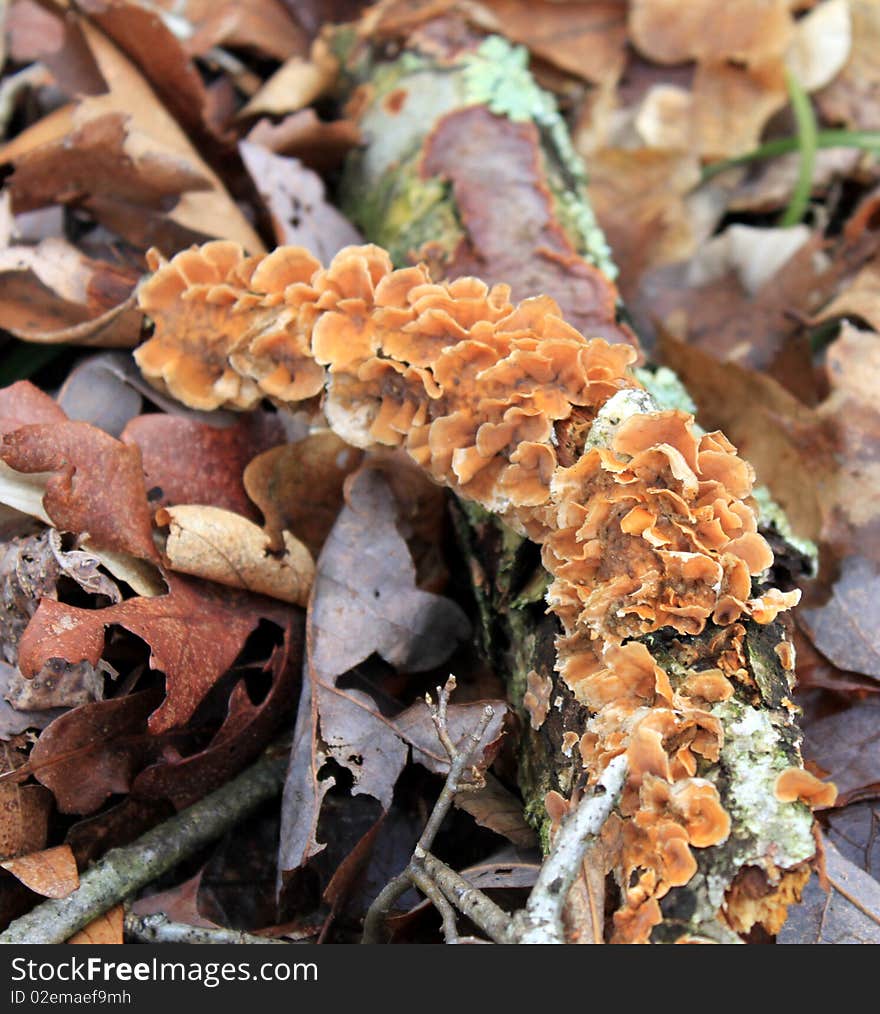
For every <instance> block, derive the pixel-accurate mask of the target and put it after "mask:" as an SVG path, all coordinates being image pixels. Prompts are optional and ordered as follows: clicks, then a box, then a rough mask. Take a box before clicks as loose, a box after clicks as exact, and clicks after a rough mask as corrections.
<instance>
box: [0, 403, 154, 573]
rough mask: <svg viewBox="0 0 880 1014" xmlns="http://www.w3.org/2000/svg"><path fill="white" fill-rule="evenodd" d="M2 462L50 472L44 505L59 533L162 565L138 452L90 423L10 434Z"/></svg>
mask: <svg viewBox="0 0 880 1014" xmlns="http://www.w3.org/2000/svg"><path fill="white" fill-rule="evenodd" d="M0 459H2V460H3V461H4V462H5V463H6V464H7V465H8V466H9V467H10V468H12V469H14V470H15V471H16V472H24V473H25V474H31V473H34V472H43V473H50V474H49V476H48V478H46V479H45V488H46V492H45V494H44V495H43V506H44V508H45V510H46V513H47V514H48V516H49V517H50V518H51V519H52V523H53V524H54V525H55V527H56V528H58V529H60V530H61V531H64V532H74V533H76V534H78V535H83V534H86V533H88V536H89V541H90V544H91V545H92V546H94V547H95V548H97V549H107V550H111V551H113V552H117V553H127V554H130V555H132V556H135V557H138V558H140V559H142V560H148V561H150V562H152V563H158V560H159V556H158V553H157V552H156V548H155V546H154V545H153V536H152V527H151V522H150V511H149V507H148V505H147V497H146V489H145V487H144V478H143V472H142V470H141V456H140V453H139V451H138V450H137V448H134V447H127V446H125V444H122V443H120V442H119V441H118V440H114V439H113V437H111V436H109V435H108V434H106V433H104V432H103V431H102V430H99V429H97V428H96V427H94V426H89V425H88V423H78V422H56V423H37V424H33V425H30V426H22V427H20V428H19V429H17V430H14V431H13V432H9V433H6V434H5V435H4V436H3V439H2V444H0Z"/></svg>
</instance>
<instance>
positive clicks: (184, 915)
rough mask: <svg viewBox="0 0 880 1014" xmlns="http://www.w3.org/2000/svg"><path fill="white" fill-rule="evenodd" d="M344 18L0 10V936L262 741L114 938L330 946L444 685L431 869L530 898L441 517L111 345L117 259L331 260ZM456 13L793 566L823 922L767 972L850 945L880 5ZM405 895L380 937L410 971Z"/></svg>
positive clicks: (356, 913)
mask: <svg viewBox="0 0 880 1014" xmlns="http://www.w3.org/2000/svg"><path fill="white" fill-rule="evenodd" d="M451 6H452V2H451V0H421V2H418V0H394V2H389V3H385V4H384V5H383V14H382V16H383V17H385V18H387V19H389V23H390V22H393V21H394V19H397V20H398V21H399V22H401V23H405V21H406V19H407V18H422V17H424V16H425V15H426V13H432V12H438V13H439V12H442V11H444V10H446V9H448V8H449V7H451ZM363 7H364V5H363V4H361V3H358V2H357V0H332V2H331V0H326V2H322V0H248V2H242V0H185V2H176V0H175V2H172V0H138V2H136V0H77V2H73V0H69V2H64V0H10V2H8V3H3V4H0V11H2V17H3V26H2V27H3V35H2V39H3V47H4V48H3V53H2V57H3V61H4V64H3V75H2V80H0V130H2V134H3V146H2V150H0V165H2V168H3V187H2V192H0V328H2V331H0V384H2V385H3V389H2V390H0V434H2V449H0V459H2V464H0V540H2V541H0V597H2V610H0V684H2V689H0V740H2V742H3V750H2V753H0V764H2V771H0V800H2V806H0V853H2V859H3V861H2V873H0V926H3V925H6V924H7V923H8V922H9V921H10V920H11V919H13V918H15V917H16V916H17V915H19V914H21V913H22V912H24V911H26V910H28V909H29V908H31V907H33V905H34V904H35V903H36V902H37V901H38V900H39V898H40V896H52V897H59V896H63V895H64V894H65V893H66V892H69V891H70V890H72V889H73V888H74V887H75V886H76V883H77V877H78V871H82V870H83V869H84V868H85V867H86V866H87V865H88V864H89V863H90V862H92V861H93V860H94V859H96V858H97V857H99V856H100V855H101V854H103V853H104V852H105V851H106V850H107V849H108V848H110V847H112V846H114V845H118V844H122V843H124V842H127V841H130V840H132V839H133V838H134V837H136V836H137V835H138V834H139V833H140V832H142V831H143V830H146V829H147V828H150V827H152V826H154V825H156V824H157V823H158V822H160V821H161V820H163V819H164V818H166V817H168V816H169V815H170V814H172V813H174V812H175V810H178V809H180V808H182V807H185V806H187V805H188V804H190V803H192V802H193V801H195V800H197V799H200V798H201V797H203V796H204V795H205V794H206V793H207V792H209V791H210V790H211V789H213V788H216V787H217V786H218V785H221V784H223V783H224V782H226V781H227V780H228V779H229V778H230V777H231V776H232V775H233V774H235V773H237V772H238V771H240V770H241V769H242V768H243V767H244V766H246V765H247V764H248V763H249V762H250V761H251V760H253V759H254V758H256V757H257V756H258V755H259V754H260V752H261V751H262V750H263V749H264V748H265V747H266V745H267V744H269V743H270V742H273V741H276V740H277V739H278V738H279V737H282V738H283V737H286V739H287V741H289V742H290V743H291V744H292V747H291V749H292V757H293V761H292V764H291V773H290V777H289V781H288V786H287V790H286V792H285V801H284V805H283V806H282V807H279V806H278V805H277V804H275V805H274V806H272V807H266V808H264V810H262V811H261V812H260V813H259V814H258V816H257V817H256V818H254V819H253V820H250V821H249V822H247V823H246V824H245V825H242V826H240V827H238V828H236V829H235V830H234V831H233V832H230V834H229V835H228V836H227V837H226V839H224V840H223V841H222V842H220V843H219V844H217V845H216V846H214V847H212V848H211V849H209V850H208V851H206V852H204V853H202V854H200V855H199V856H197V857H196V858H195V859H192V860H190V861H188V862H187V863H186V864H184V865H183V866H182V867H181V868H179V869H178V870H177V871H175V874H174V875H173V877H169V878H168V880H167V882H163V883H159V884H154V885H152V887H151V888H150V890H149V891H147V892H145V893H144V897H142V898H140V899H139V900H137V901H136V902H135V904H134V907H135V911H137V912H141V913H146V912H151V911H164V912H166V914H168V915H169V916H170V917H172V918H174V919H176V920H177V921H181V922H188V923H192V924H195V925H209V926H210V925H222V926H231V927H236V928H245V929H258V930H261V931H263V932H267V933H269V934H271V935H276V936H281V937H284V938H287V939H321V940H327V941H348V940H353V939H356V938H357V934H358V932H359V927H360V922H361V920H362V917H363V914H364V911H365V909H366V906H367V905H368V904H369V902H370V900H371V899H372V898H373V897H374V896H375V895H376V893H377V892H378V891H379V889H380V888H381V887H382V886H383V885H384V884H385V883H386V882H387V881H388V880H389V879H390V878H391V877H392V876H393V875H394V874H395V873H396V872H397V871H399V870H400V869H401V867H403V866H404V865H405V864H406V862H407V860H408V858H409V855H410V852H411V850H412V847H413V844H414V842H415V840H416V838H417V837H418V834H419V831H420V829H421V827H422V825H423V823H424V820H425V816H426V814H427V813H428V812H429V811H430V808H431V806H432V804H433V800H434V799H435V797H436V795H437V792H438V790H439V787H440V785H441V784H442V774H443V772H444V770H445V769H446V765H447V760H446V756H445V754H444V752H443V750H442V748H441V747H440V744H439V742H438V741H437V737H436V734H435V732H434V728H433V726H432V724H431V721H430V717H429V715H428V712H427V709H426V708H425V707H424V704H423V703H422V697H423V695H424V693H425V692H426V690H431V689H433V687H435V686H436V685H437V684H438V683H442V682H443V681H444V680H445V678H446V674H447V673H448V672H449V671H450V670H452V671H454V672H455V674H456V676H457V677H458V684H459V690H458V691H457V693H456V696H455V698H454V703H453V705H452V706H451V708H450V724H451V728H452V729H453V731H456V730H457V731H459V732H464V731H465V730H466V729H468V728H470V727H471V726H472V724H473V722H474V716H475V715H476V714H477V713H478V712H479V710H480V708H481V705H482V702H485V701H487V700H488V701H491V702H493V703H494V705H495V707H496V720H495V721H494V722H493V724H492V725H491V726H490V728H489V730H488V731H487V733H486V737H485V740H484V744H485V747H486V749H485V751H484V761H485V763H486V764H487V765H488V764H489V762H490V761H491V765H492V766H491V769H490V770H489V771H488V773H487V784H486V787H485V789H483V790H482V791H481V792H479V793H474V794H471V795H469V796H467V797H462V798H461V800H460V803H461V807H462V808H461V809H457V810H456V811H455V812H454V813H453V815H452V816H451V818H450V819H449V820H448V821H447V824H446V825H445V826H444V829H443V832H442V834H441V836H440V838H438V841H437V845H436V848H437V850H438V852H439V853H440V855H441V856H442V858H444V859H445V860H446V861H448V862H449V863H450V864H451V865H452V866H454V867H455V868H456V869H459V870H463V871H465V875H466V876H467V877H468V878H469V879H470V880H471V881H472V882H473V883H475V884H476V885H478V886H481V887H483V888H485V889H488V890H489V891H490V892H491V893H492V896H493V897H495V898H496V899H497V900H500V901H501V902H502V903H503V904H510V905H511V906H513V905H516V904H518V903H519V902H520V901H521V900H522V895H523V891H524V890H525V889H526V888H527V887H528V886H529V885H530V884H531V883H532V882H533V879H534V876H535V872H536V869H537V864H538V852H537V850H536V847H535V845H536V843H535V841H534V837H533V834H532V832H531V830H530V829H529V828H528V826H527V825H526V824H525V822H524V820H523V818H522V814H521V807H520V803H519V800H518V797H517V795H516V788H515V777H514V773H515V760H514V754H515V744H516V733H517V729H516V722H515V720H514V718H513V716H512V715H511V714H509V713H508V711H507V708H506V706H505V705H504V704H503V703H502V699H503V697H504V688H503V686H502V685H501V684H500V682H499V680H498V679H497V677H496V676H495V674H493V673H492V672H490V671H488V670H487V669H486V667H485V665H484V663H483V662H481V660H480V657H479V655H478V654H477V652H476V650H475V647H474V645H475V643H476V640H477V638H476V637H475V636H474V633H475V631H474V625H475V624H478V622H479V620H478V617H477V615H476V611H475V609H474V604H473V602H472V601H471V599H470V598H469V594H468V581H467V580H466V569H467V566H468V563H467V560H465V559H462V558H461V556H460V554H459V553H458V550H457V549H456V546H455V543H454V540H453V539H452V538H451V535H450V526H449V519H448V516H447V510H446V502H445V499H444V496H443V495H442V494H441V493H440V492H439V491H438V490H436V489H434V488H433V487H431V486H429V485H427V484H426V483H425V482H424V480H422V479H421V478H420V477H419V476H418V474H417V473H416V472H415V471H414V470H411V469H409V468H408V467H406V466H405V465H404V464H403V463H402V462H401V461H399V460H396V459H394V458H379V459H370V460H364V459H363V456H362V454H361V453H360V452H356V451H353V450H351V449H349V448H347V447H346V446H345V445H344V444H342V443H341V442H340V441H338V440H337V439H336V438H335V437H332V436H331V435H329V434H327V433H311V434H310V433H309V431H308V426H307V422H306V421H305V420H304V419H303V418H300V417H297V416H288V415H285V414H283V413H280V412H276V411H274V410H272V409H271V408H269V407H267V408H266V410H265V411H262V412H259V413H256V414H253V415H250V416H248V417H243V418H239V417H235V416H233V415H231V414H228V413H219V412H218V413H211V414H200V413H193V412H188V411H186V410H183V409H181V408H180V407H179V406H178V405H176V404H175V403H173V402H172V401H170V400H168V399H165V398H163V397H162V396H160V395H158V394H156V392H154V391H152V390H151V389H149V388H148V387H146V386H145V385H144V383H143V382H142V380H141V379H140V377H139V375H138V373H137V370H136V369H135V368H134V366H133V362H132V359H131V355H130V351H129V350H130V349H131V348H132V347H134V346H135V345H136V344H137V343H138V342H139V341H140V340H141V337H142V331H143V328H144V322H143V320H142V317H141V315H140V314H139V313H137V312H136V310H135V309H134V308H133V301H132V293H133V290H134V288H135V286H136V284H137V282H138V280H139V278H140V277H141V275H142V273H143V271H144V270H145V262H144V254H145V252H146V250H147V248H148V247H150V246H158V247H159V248H160V249H161V250H162V251H163V252H164V253H166V254H168V255H170V254H172V253H174V252H175V251H176V250H179V249H181V248H182V247H184V246H187V245H189V244H190V243H192V242H198V241H203V240H205V239H207V238H211V237H222V238H227V239H232V240H236V241H238V242H240V243H241V244H242V245H244V246H245V247H246V248H248V249H249V250H251V251H254V252H256V251H259V250H261V249H266V248H271V247H272V246H273V245H275V244H278V243H298V244H302V245H305V246H307V247H309V248H310V249H311V250H312V251H313V252H314V253H315V254H316V255H317V256H318V257H320V258H322V259H326V258H328V257H329V256H331V255H332V254H333V253H334V252H335V251H336V250H338V249H339V248H340V247H342V246H344V245H346V244H348V243H351V242H356V241H357V240H358V234H357V232H356V230H355V229H354V228H353V226H352V225H351V224H350V223H349V222H348V221H347V220H346V219H345V218H344V217H343V216H342V215H341V214H340V213H339V212H338V211H337V210H336V208H335V207H334V205H333V198H334V195H335V189H334V188H335V186H336V184H337V182H338V178H339V169H340V166H341V165H342V162H343V160H344V158H345V156H346V153H347V152H348V151H349V150H351V149H352V148H353V147H355V146H356V145H358V144H359V142H360V137H359V133H358V129H357V126H356V124H355V122H354V120H353V119H350V118H348V117H347V116H346V112H345V110H344V109H342V108H339V107H338V106H337V105H336V104H335V103H334V101H333V98H332V81H333V74H334V71H333V67H332V63H330V62H328V61H327V59H326V54H325V53H324V52H323V50H322V49H321V47H320V45H318V46H317V47H315V46H313V43H314V42H315V40H316V39H317V38H318V36H319V33H320V31H321V29H322V28H323V27H324V26H325V25H327V24H328V23H333V22H342V21H345V20H349V19H352V18H356V17H358V16H360V15H361V13H362V9H363ZM468 9H469V16H471V17H473V18H475V19H477V21H478V22H479V23H480V25H481V27H482V28H483V29H484V30H486V29H488V30H492V31H495V32H498V33H499V34H502V35H505V36H506V37H508V38H509V39H510V40H512V41H513V42H516V43H522V44H524V45H526V46H527V47H528V49H529V53H530V58H531V67H532V70H533V72H534V73H535V74H536V75H537V77H538V79H539V81H540V82H541V83H542V84H543V85H544V86H545V87H547V88H549V89H551V90H552V91H553V92H554V93H555V94H556V96H557V98H558V100H559V102H560V105H561V108H562V110H563V111H564V113H565V116H566V119H567V122H568V123H569V126H570V129H571V133H572V138H573V141H574V144H575V146H576V148H577V150H578V151H579V152H580V154H581V155H582V156H583V157H584V159H585V160H586V163H587V165H588V167H589V172H590V179H591V183H590V199H591V201H592V204H593V206H594V208H595V211H596V213H597V216H598V218H599V221H600V224H601V225H602V227H603V229H604V230H605V232H606V234H607V236H608V238H609V240H610V243H611V246H612V249H613V253H614V257H615V260H616V262H617V264H618V266H619V269H620V275H619V279H618V284H619V287H620V289H621V293H622V295H623V297H624V299H625V301H626V304H627V307H628V309H629V312H630V314H631V317H632V320H633V322H634V325H635V328H636V330H637V331H638V333H639V335H640V336H641V338H642V340H643V342H644V344H645V346H646V348H647V349H648V350H649V352H650V354H651V355H652V357H653V358H654V359H655V360H656V361H658V362H663V363H666V364H668V365H670V366H671V367H673V368H674V369H675V370H676V371H677V372H678V373H679V375H680V376H681V378H682V379H683V380H684V382H685V383H686V385H687V387H688V390H689V391H690V394H691V396H692V397H693V398H694V401H695V403H696V405H697V408H698V415H699V419H700V422H701V423H702V424H703V425H704V426H706V427H707V428H713V427H716V426H717V427H721V428H723V429H724V430H725V431H726V432H727V434H728V435H729V436H730V437H731V439H732V440H733V441H734V442H735V443H736V444H737V446H738V447H739V448H740V450H741V452H742V453H743V455H744V456H745V457H747V458H748V459H750V460H751V461H752V462H753V463H754V465H755V467H756V469H757V472H758V477H759V480H760V481H761V482H763V483H765V484H766V485H767V486H768V487H769V489H770V490H771V492H772V495H773V496H774V498H775V499H776V500H777V501H778V502H779V503H780V504H781V505H782V506H783V508H784V509H785V510H786V512H787V515H788V518H789V520H790V522H791V525H792V527H793V529H794V532H795V534H796V535H798V536H800V537H801V538H806V539H811V540H813V541H815V542H816V543H817V544H818V545H819V547H820V561H821V566H820V570H819V577H818V578H817V579H814V580H807V579H805V580H804V582H803V589H804V593H805V594H804V602H803V604H802V606H801V607H800V608H799V609H798V610H797V612H796V615H795V623H796V643H797V647H798V676H799V680H800V690H799V703H801V705H802V706H803V708H804V712H805V714H804V728H805V733H806V739H805V755H806V758H807V761H808V763H809V764H810V765H811V766H813V767H814V768H815V769H816V770H817V771H820V772H821V773H823V774H826V773H827V774H830V775H831V777H832V778H833V780H834V781H835V782H836V784H837V785H838V788H839V789H840V795H839V798H838V802H837V804H836V806H835V807H834V809H833V810H831V811H826V812H824V813H822V814H820V819H821V822H822V825H823V828H824V834H825V842H826V851H827V873H828V881H829V885H827V886H830V891H829V892H826V891H825V890H823V889H822V887H821V886H820V885H819V884H818V883H817V882H816V880H815V878H814V881H813V882H812V883H811V884H810V886H809V888H808V894H807V899H806V902H805V904H804V905H803V906H801V907H800V908H799V909H798V910H797V911H796V912H795V914H794V915H793V917H792V918H791V920H790V921H789V924H788V925H787V927H786V928H785V930H784V931H783V934H782V936H781V937H780V940H781V941H791V942H805V941H811V942H812V941H825V942H827V941H871V942H880V885H878V882H877V881H878V879H880V837H878V829H880V810H878V799H880V698H878V696H877V694H878V691H880V634H878V630H880V508H878V506H877V505H878V503H880V450H878V448H880V440H878V437H880V407H878V399H877V391H878V389H880V336H878V333H877V332H878V331H880V166H878V161H877V157H876V154H877V152H878V151H880V101H878V100H880V57H878V54H880V0H819V2H810V0H803V2H797V0H775V2H774V0H728V2H727V3H725V4H723V5H719V4H718V3H717V2H716V0H690V2H689V3H688V4H686V5H683V4H681V3H679V2H677V0H631V2H629V3H627V2H624V0H593V2H587V0H584V2H579V0H572V2H567V0H553V2H551V0H477V2H474V3H471V4H469V5H468ZM508 254H510V255H511V257H513V256H514V254H515V251H508ZM514 259H515V258H514ZM306 647H307V648H308V650H306ZM279 841H280V848H279ZM404 900H405V901H406V903H407V908H408V909H409V911H408V913H407V914H405V915H402V916H399V917H397V918H396V919H395V920H394V926H393V929H394V935H395V939H398V940H404V941H406V940H433V939H437V938H438V919H437V917H436V915H435V914H434V913H433V912H432V910H431V909H430V908H429V907H428V906H426V905H425V904H424V903H420V900H419V898H418V897H417V896H416V895H415V894H412V895H410V896H409V897H407V898H406V899H404ZM121 932H122V931H121V922H120V920H119V919H118V918H117V917H116V916H114V917H112V918H108V919H104V920H102V921H100V924H96V925H95V926H93V927H90V929H89V932H88V934H87V939H89V940H108V941H109V940H118V939H121Z"/></svg>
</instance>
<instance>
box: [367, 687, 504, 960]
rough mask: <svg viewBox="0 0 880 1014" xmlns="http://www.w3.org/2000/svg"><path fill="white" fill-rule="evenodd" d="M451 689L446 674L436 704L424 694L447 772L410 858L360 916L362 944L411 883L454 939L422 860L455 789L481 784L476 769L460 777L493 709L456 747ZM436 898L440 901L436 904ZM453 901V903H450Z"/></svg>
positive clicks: (377, 934)
mask: <svg viewBox="0 0 880 1014" xmlns="http://www.w3.org/2000/svg"><path fill="white" fill-rule="evenodd" d="M453 690H455V677H454V676H450V677H449V679H448V680H447V681H446V685H445V686H444V687H442V688H440V687H438V688H437V703H436V705H435V704H434V702H433V700H432V699H431V695H430V694H426V695H425V703H426V704H427V705H428V707H429V708H430V709H431V718H432V720H433V722H434V726H435V728H436V729H437V735H438V737H439V739H440V742H441V743H442V744H443V748H444V749H445V750H446V752H447V753H448V754H449V761H450V763H449V774H448V775H447V776H446V781H445V782H444V783H443V790H442V791H441V793H440V796H439V798H438V800H437V802H436V804H435V805H434V809H433V810H432V811H431V816H430V817H429V818H428V823H427V824H426V825H425V830H424V831H423V832H422V835H421V837H420V838H419V840H418V842H417V843H416V847H415V849H414V850H413V856H412V859H411V860H410V862H409V863H408V865H407V866H406V868H405V869H404V870H402V871H401V872H400V873H399V874H398V875H397V876H396V877H395V878H394V879H393V880H392V881H390V883H388V884H386V885H385V887H384V888H383V889H382V891H380V893H379V895H378V896H377V898H376V900H375V901H374V902H373V904H372V905H371V906H370V908H369V910H368V912H367V915H366V918H365V919H364V933H363V943H365V944H370V943H379V942H380V940H381V939H382V927H383V925H384V923H385V919H386V917H387V916H388V913H389V912H390V911H391V906H392V905H393V904H394V902H395V901H397V899H398V898H399V897H400V896H401V895H402V894H404V893H405V892H406V891H407V890H408V889H409V888H410V887H412V886H415V887H417V888H418V889H419V890H420V891H422V893H424V894H425V895H426V896H427V897H428V898H429V899H430V900H431V901H432V902H434V904H435V905H437V907H438V909H439V911H440V914H441V916H442V917H443V932H444V936H445V937H446V939H447V940H450V942H451V941H453V940H456V939H457V932H456V930H455V916H454V913H452V912H451V911H449V910H448V908H447V906H446V905H444V904H443V898H442V895H441V893H440V892H439V890H438V889H437V888H436V887H435V885H434V883H431V879H432V878H431V877H430V876H426V873H425V868H424V860H425V858H426V857H427V856H428V855H429V851H430V848H431V846H432V845H433V844H434V839H435V838H436V837H437V832H438V831H439V830H440V825H441V824H442V823H443V820H444V818H445V817H446V814H447V813H448V812H449V808H450V807H451V806H452V802H453V800H454V799H455V797H456V795H457V794H458V793H459V792H463V791H467V790H469V789H474V788H479V787H480V786H481V785H482V784H483V778H482V775H481V774H480V772H479V771H478V770H477V769H476V768H474V769H473V770H472V772H471V775H470V777H469V779H468V780H467V781H465V780H464V779H463V776H464V771H465V767H466V766H467V763H468V760H469V759H470V756H471V754H472V753H473V751H474V750H475V749H476V747H478V746H479V745H480V741H481V740H482V738H483V735H484V733H485V732H486V729H487V728H488V727H489V723H490V722H491V721H492V718H493V717H494V714H495V710H494V708H492V707H490V706H489V705H486V707H485V708H484V709H483V713H482V715H481V716H480V720H479V722H478V723H477V724H476V726H475V727H474V729H473V731H472V732H471V734H470V735H469V736H467V737H465V739H464V740H463V741H462V743H460V744H459V745H458V746H456V745H455V744H454V743H453V742H452V739H451V738H450V736H449V727H448V725H447V721H446V709H447V706H448V704H449V697H450V695H451V694H452V692H453ZM429 883H430V887H428V888H426V885H427V884H429ZM429 892H430V893H429ZM435 899H436V900H435ZM438 901H439V902H440V904H439V905H438ZM453 904H455V902H453Z"/></svg>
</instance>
